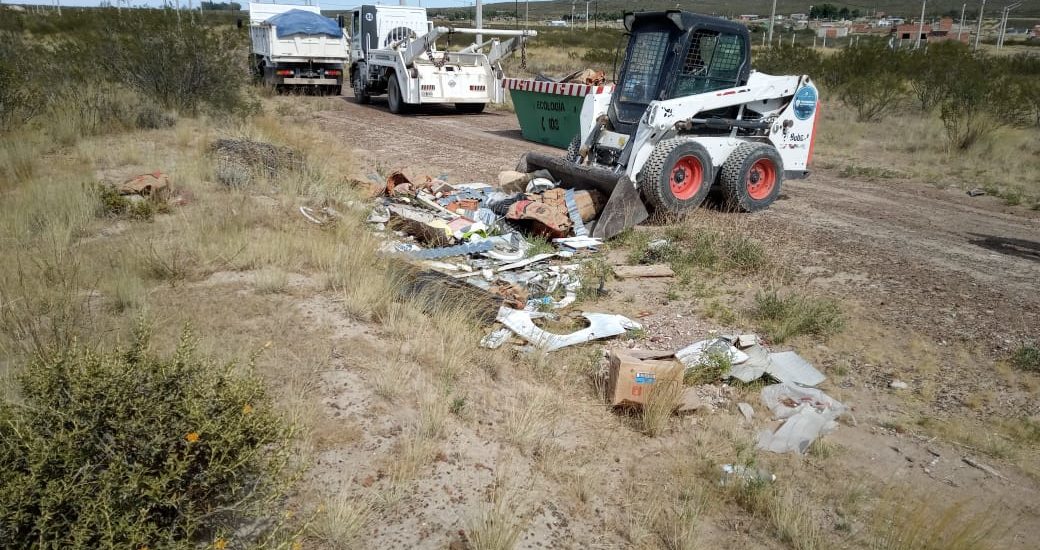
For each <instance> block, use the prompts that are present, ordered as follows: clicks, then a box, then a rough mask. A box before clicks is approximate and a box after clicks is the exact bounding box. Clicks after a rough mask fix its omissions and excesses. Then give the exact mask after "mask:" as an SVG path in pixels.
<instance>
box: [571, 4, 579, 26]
mask: <svg viewBox="0 0 1040 550" xmlns="http://www.w3.org/2000/svg"><path fill="white" fill-rule="evenodd" d="M577 5H578V0H571V28H572V29H573V28H574V7H575V6H577Z"/></svg>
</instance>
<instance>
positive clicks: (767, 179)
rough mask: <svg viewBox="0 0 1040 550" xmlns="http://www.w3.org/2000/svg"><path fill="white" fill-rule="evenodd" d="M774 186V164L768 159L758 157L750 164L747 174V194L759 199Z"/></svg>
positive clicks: (771, 190) (766, 195)
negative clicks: (758, 158)
mask: <svg viewBox="0 0 1040 550" xmlns="http://www.w3.org/2000/svg"><path fill="white" fill-rule="evenodd" d="M774 187H776V165H775V164H773V161H771V160H769V159H760V160H758V161H756V162H755V163H754V164H752V165H751V170H748V176H747V191H748V195H750V196H751V198H753V199H755V200H756V201H760V200H762V199H764V198H766V197H768V196H769V195H770V193H772V192H773V188H774Z"/></svg>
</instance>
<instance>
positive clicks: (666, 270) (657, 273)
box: [614, 264, 675, 279]
mask: <svg viewBox="0 0 1040 550" xmlns="http://www.w3.org/2000/svg"><path fill="white" fill-rule="evenodd" d="M614 274H615V275H617V276H618V277H621V278H622V279H629V278H638V277H674V276H675V272H674V271H672V268H671V267H669V266H668V265H666V264H653V265H617V266H614Z"/></svg>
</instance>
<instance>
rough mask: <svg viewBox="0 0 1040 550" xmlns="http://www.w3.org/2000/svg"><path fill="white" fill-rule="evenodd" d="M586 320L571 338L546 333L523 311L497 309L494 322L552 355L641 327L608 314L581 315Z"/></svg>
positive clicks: (622, 317)
mask: <svg viewBox="0 0 1040 550" xmlns="http://www.w3.org/2000/svg"><path fill="white" fill-rule="evenodd" d="M582 316H583V317H585V318H586V319H588V321H589V326H588V327H586V328H584V329H582V330H579V331H577V332H572V333H571V334H553V333H551V332H546V331H544V330H542V329H540V328H538V327H537V326H535V324H534V322H533V321H532V320H531V314H530V312H527V311H522V310H516V309H510V308H507V307H500V308H499V309H498V321H499V322H500V323H502V324H503V325H505V326H506V327H508V328H509V330H511V331H513V332H515V333H516V334H517V336H520V337H521V338H523V339H524V340H527V341H528V342H530V343H532V344H534V345H535V346H536V347H539V348H541V349H543V350H545V351H556V350H558V349H561V348H565V347H567V346H573V345H576V344H583V343H585V342H590V341H592V340H598V339H600V338H610V337H611V336H618V335H621V334H624V333H625V332H627V331H629V330H637V329H641V328H643V325H640V324H639V323H637V322H635V321H633V320H631V319H629V318H628V317H625V316H623V315H612V314H609V313H582Z"/></svg>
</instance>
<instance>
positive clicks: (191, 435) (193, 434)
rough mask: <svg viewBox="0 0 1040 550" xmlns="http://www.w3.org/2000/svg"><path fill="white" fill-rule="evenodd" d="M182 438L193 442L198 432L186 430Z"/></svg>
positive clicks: (196, 439)
mask: <svg viewBox="0 0 1040 550" xmlns="http://www.w3.org/2000/svg"><path fill="white" fill-rule="evenodd" d="M184 439H185V440H186V441H187V442H188V443H195V442H196V441H198V440H199V434H198V432H188V434H187V435H185V436H184ZM218 540H221V539H218Z"/></svg>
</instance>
